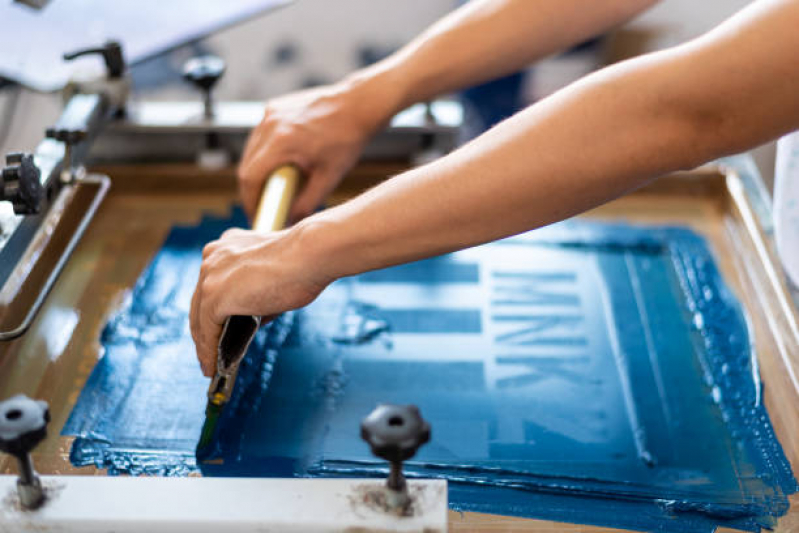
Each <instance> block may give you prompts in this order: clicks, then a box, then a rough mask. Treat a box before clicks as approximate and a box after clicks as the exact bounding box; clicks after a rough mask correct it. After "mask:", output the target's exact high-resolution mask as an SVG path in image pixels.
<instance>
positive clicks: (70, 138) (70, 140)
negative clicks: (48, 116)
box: [45, 128, 87, 144]
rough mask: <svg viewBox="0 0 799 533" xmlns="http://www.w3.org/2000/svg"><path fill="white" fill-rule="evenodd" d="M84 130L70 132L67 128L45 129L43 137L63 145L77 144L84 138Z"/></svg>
mask: <svg viewBox="0 0 799 533" xmlns="http://www.w3.org/2000/svg"><path fill="white" fill-rule="evenodd" d="M86 135H87V133H86V130H72V129H67V128H47V130H46V131H45V136H46V137H47V138H48V139H54V140H56V141H60V142H62V143H65V144H78V143H79V142H81V141H82V140H84V139H85V138H86Z"/></svg>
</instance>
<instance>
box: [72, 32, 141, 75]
mask: <svg viewBox="0 0 799 533" xmlns="http://www.w3.org/2000/svg"><path fill="white" fill-rule="evenodd" d="M93 54H98V55H100V56H101V57H102V58H103V62H105V68H106V70H107V71H108V77H109V78H110V79H117V78H121V77H122V76H123V75H124V74H125V69H126V66H125V56H124V55H123V54H122V45H121V44H120V43H119V42H118V41H108V42H106V43H105V44H104V45H103V46H100V47H97V48H85V49H83V50H76V51H74V52H70V53H68V54H64V60H65V61H72V60H73V59H77V58H79V57H82V56H87V55H93Z"/></svg>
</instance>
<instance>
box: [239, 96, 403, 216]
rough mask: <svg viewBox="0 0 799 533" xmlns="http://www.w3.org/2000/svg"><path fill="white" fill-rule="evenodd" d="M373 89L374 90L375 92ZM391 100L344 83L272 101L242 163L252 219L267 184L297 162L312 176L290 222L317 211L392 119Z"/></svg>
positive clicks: (241, 173) (241, 182) (243, 189)
mask: <svg viewBox="0 0 799 533" xmlns="http://www.w3.org/2000/svg"><path fill="white" fill-rule="evenodd" d="M372 92H373V91H372ZM384 109H385V102H380V98H379V95H371V94H370V91H369V90H364V89H363V88H362V87H360V86H358V87H353V86H352V85H351V84H347V83H344V82H342V83H340V84H336V85H329V86H324V87H318V88H314V89H308V90H304V91H299V92H295V93H290V94H288V95H285V96H281V97H279V98H275V99H273V100H270V101H269V102H267V104H266V112H265V113H264V117H263V119H262V120H261V123H260V124H259V125H258V126H256V127H255V129H254V130H253V131H252V133H251V134H250V138H249V139H248V141H247V145H246V147H245V149H244V154H243V155H242V160H241V163H240V164H239V170H238V178H239V189H240V193H241V199H242V202H243V204H244V209H245V211H246V212H247V214H248V216H249V217H250V219H251V220H252V218H253V217H254V216H255V211H256V209H257V206H258V200H259V198H260V196H261V192H262V189H263V185H264V182H265V180H266V178H267V176H268V175H269V173H270V172H272V171H273V170H274V169H276V168H277V167H279V166H281V165H285V164H290V163H292V164H294V165H296V166H297V167H299V168H300V170H302V172H303V174H304V175H305V177H306V181H305V185H304V187H303V189H302V191H301V192H300V194H299V196H298V197H297V199H296V200H295V202H294V204H293V206H292V208H291V212H290V213H289V221H290V222H292V223H293V222H297V221H298V220H300V219H302V218H304V217H306V216H308V215H309V214H311V213H313V212H314V211H315V210H316V209H317V208H318V207H319V205H320V204H321V203H322V202H323V201H324V199H325V198H326V197H327V195H328V194H329V193H330V192H331V191H332V190H333V189H334V188H335V187H336V185H338V183H339V182H340V181H341V178H342V177H343V176H344V174H346V173H347V172H348V171H349V170H350V169H351V168H352V167H353V165H354V164H355V163H356V162H357V160H358V157H359V156H360V153H361V150H362V149H363V146H364V145H365V144H366V142H367V140H368V139H369V137H370V136H371V135H372V134H373V133H374V132H375V130H376V129H377V128H379V127H380V126H381V125H382V124H383V123H384V121H385V120H386V119H387V118H388V117H386V116H385V114H386V113H385V111H383V110H384Z"/></svg>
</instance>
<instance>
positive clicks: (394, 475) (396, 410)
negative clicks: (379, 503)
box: [361, 404, 430, 510]
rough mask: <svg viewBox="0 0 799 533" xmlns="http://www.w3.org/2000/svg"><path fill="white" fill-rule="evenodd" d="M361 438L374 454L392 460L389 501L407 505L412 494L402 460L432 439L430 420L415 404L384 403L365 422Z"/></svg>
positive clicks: (401, 507)
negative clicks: (409, 494) (409, 492)
mask: <svg viewBox="0 0 799 533" xmlns="http://www.w3.org/2000/svg"><path fill="white" fill-rule="evenodd" d="M361 438H362V439H363V440H365V441H366V442H367V444H369V447H370V448H371V449H372V453H373V454H375V455H376V456H377V457H380V458H382V459H385V460H387V461H389V462H390V464H391V470H390V472H389V476H388V480H387V483H386V485H387V487H388V492H387V495H388V496H389V498H388V501H389V504H390V505H391V507H393V508H395V509H399V510H403V509H405V508H407V507H408V505H409V504H410V497H409V496H408V485H407V483H406V482H405V476H404V475H403V473H402V463H403V461H406V460H408V459H410V458H411V457H413V456H414V455H416V452H417V451H418V450H419V448H420V447H421V446H422V445H423V444H425V443H427V442H428V441H429V440H430V424H428V423H427V422H426V421H425V420H424V419H423V418H422V414H421V413H420V412H419V408H418V407H416V406H415V405H390V404H381V405H378V406H377V407H376V408H375V410H374V411H372V412H371V413H370V414H369V416H367V417H366V418H364V419H363V421H362V422H361Z"/></svg>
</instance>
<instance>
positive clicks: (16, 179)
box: [0, 153, 44, 215]
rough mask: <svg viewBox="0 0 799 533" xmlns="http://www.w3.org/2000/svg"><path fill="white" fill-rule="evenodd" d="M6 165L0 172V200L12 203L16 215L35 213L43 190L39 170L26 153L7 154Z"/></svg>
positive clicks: (38, 207)
mask: <svg viewBox="0 0 799 533" xmlns="http://www.w3.org/2000/svg"><path fill="white" fill-rule="evenodd" d="M6 165H7V166H6V167H5V168H4V169H3V170H2V172H0V200H6V201H9V202H11V203H12V204H13V205H14V213H16V214H18V215H35V214H37V213H38V212H39V210H40V209H41V205H42V197H43V196H44V190H43V188H42V183H41V172H39V169H38V167H37V166H36V165H35V164H34V162H33V156H32V155H28V154H19V153H14V154H8V155H7V156H6Z"/></svg>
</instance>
